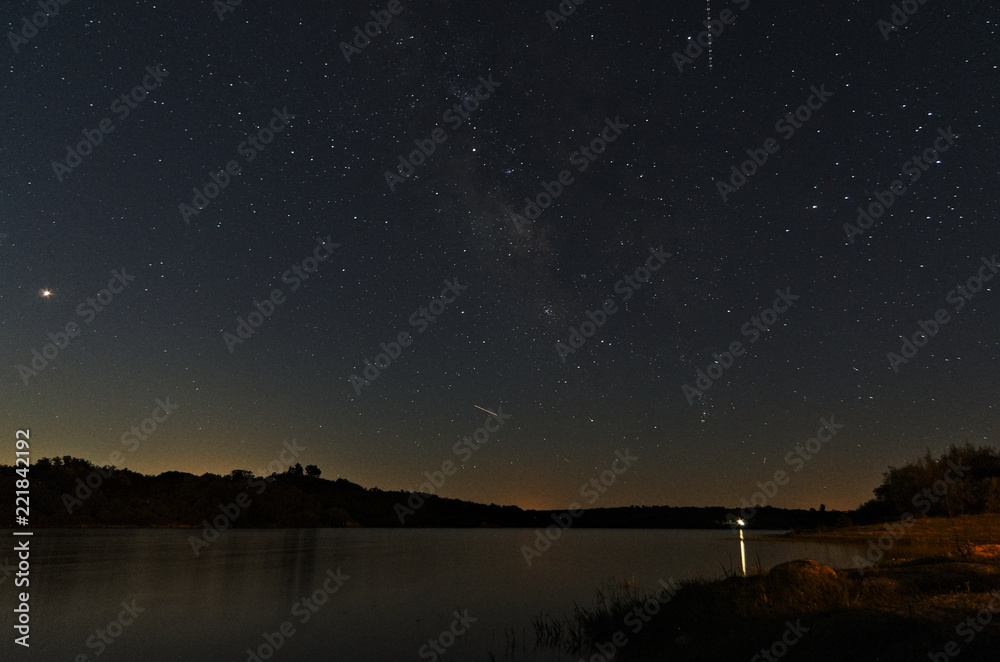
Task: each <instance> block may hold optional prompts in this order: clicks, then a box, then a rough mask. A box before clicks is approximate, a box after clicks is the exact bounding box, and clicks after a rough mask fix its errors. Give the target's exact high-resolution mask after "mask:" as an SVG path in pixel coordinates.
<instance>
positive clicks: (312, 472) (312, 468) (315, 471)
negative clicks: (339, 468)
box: [306, 464, 323, 478]
mask: <svg viewBox="0 0 1000 662" xmlns="http://www.w3.org/2000/svg"><path fill="white" fill-rule="evenodd" d="M321 473H323V470H322V469H320V468H319V467H317V466H316V465H315V464H307V465H306V475H307V476H313V477H314V478H319V475H320V474H321Z"/></svg>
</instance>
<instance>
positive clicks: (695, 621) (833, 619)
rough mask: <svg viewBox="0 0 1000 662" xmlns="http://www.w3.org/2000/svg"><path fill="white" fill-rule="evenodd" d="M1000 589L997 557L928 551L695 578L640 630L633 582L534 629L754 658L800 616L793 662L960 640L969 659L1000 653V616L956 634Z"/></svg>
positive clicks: (900, 655)
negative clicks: (633, 614)
mask: <svg viewBox="0 0 1000 662" xmlns="http://www.w3.org/2000/svg"><path fill="white" fill-rule="evenodd" d="M997 589H1000V561H998V559H997V557H994V558H980V559H978V560H969V559H962V558H957V557H936V558H924V559H919V560H911V561H905V562H894V563H890V564H886V565H883V566H881V567H876V568H873V569H868V570H866V571H865V572H864V573H859V572H857V571H856V570H834V569H832V568H828V567H826V566H822V565H821V564H817V563H815V562H813V563H812V564H807V563H802V564H801V565H799V566H797V567H787V566H786V567H785V568H779V569H776V570H772V571H771V572H768V573H765V572H761V571H759V568H758V570H757V571H755V572H752V573H751V574H750V575H749V576H748V577H742V576H735V575H730V576H728V577H726V578H725V579H722V580H719V581H705V580H696V581H688V582H685V583H683V585H682V587H681V589H680V590H679V591H678V592H677V594H676V595H675V596H674V597H673V599H671V600H670V601H669V602H667V603H666V604H665V605H663V608H662V610H660V611H659V613H657V614H656V615H655V616H653V618H652V619H651V620H650V622H649V623H648V624H646V625H645V626H643V627H642V628H641V629H639V630H638V631H633V630H634V628H629V627H627V626H626V625H625V623H624V622H623V617H624V615H625V614H626V613H628V612H629V611H630V610H632V609H634V608H635V607H637V606H639V605H641V604H643V603H644V602H645V600H646V598H647V597H648V594H646V593H644V592H642V591H641V590H640V589H639V587H637V586H635V585H634V583H622V582H611V583H609V585H608V586H607V587H605V588H602V590H601V591H599V592H598V594H597V598H596V600H595V602H594V604H593V605H591V606H580V605H574V608H573V610H572V612H571V613H569V614H567V615H564V616H562V617H552V616H546V615H544V614H543V615H540V616H539V617H538V618H536V619H535V623H534V625H535V633H536V636H537V640H538V643H539V644H540V645H544V646H556V647H559V648H561V649H563V650H566V651H568V652H571V653H574V654H580V653H582V654H584V655H590V654H593V653H595V652H596V646H597V645H599V644H602V643H604V642H607V641H609V640H610V639H611V637H612V636H613V635H614V633H615V632H624V633H625V634H626V635H627V637H628V643H627V644H626V645H625V646H624V647H622V648H620V649H619V650H618V651H617V655H616V657H615V659H620V660H623V661H629V660H633V661H641V660H671V661H674V662H688V661H692V662H693V661H699V662H701V661H705V662H708V661H716V660H739V659H743V660H748V659H751V658H752V657H753V656H754V655H757V654H759V653H760V651H761V649H764V648H770V647H771V646H772V644H774V642H776V641H779V640H780V638H781V637H782V635H783V634H784V633H785V632H786V630H787V628H788V624H789V623H793V624H794V623H800V624H801V625H802V626H804V627H806V628H808V629H809V631H808V632H807V633H806V634H804V635H803V636H802V638H801V640H800V641H798V642H797V643H795V644H794V645H793V646H791V647H789V648H788V649H787V652H786V653H784V654H783V655H782V656H781V659H782V662H785V661H786V660H808V661H810V662H832V661H834V660H837V661H840V660H852V661H854V660H880V661H881V662H894V661H896V660H899V661H903V660H927V659H929V658H928V653H930V652H937V651H943V650H944V646H945V644H947V643H948V642H949V641H954V642H955V643H956V644H957V645H959V646H960V648H961V651H962V653H961V657H960V658H957V659H959V660H961V661H962V662H965V661H967V660H968V661H974V660H996V659H997V653H996V650H997V647H998V646H1000V625H998V620H1000V614H998V615H996V619H998V620H994V621H992V622H991V623H989V624H988V625H986V626H985V627H984V628H983V629H982V631H981V632H978V633H976V634H975V636H974V638H973V640H972V641H971V642H969V641H966V640H965V639H964V638H962V637H959V636H957V634H956V627H957V626H958V625H959V624H960V623H962V622H964V621H965V620H966V619H967V618H969V617H975V616H976V614H977V613H980V610H983V609H984V608H985V607H986V605H987V604H988V603H989V602H990V600H991V598H992V596H991V591H993V590H997ZM586 659H590V658H589V657H587V658H586ZM762 659H766V658H762Z"/></svg>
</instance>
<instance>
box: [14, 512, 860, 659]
mask: <svg viewBox="0 0 1000 662" xmlns="http://www.w3.org/2000/svg"><path fill="white" fill-rule="evenodd" d="M754 533H755V534H759V533H761V532H754ZM189 535H191V532H190V531H186V530H91V531H76V530H73V531H69V530H67V531H40V532H36V535H35V537H34V539H33V541H32V548H33V553H32V557H31V562H32V577H31V591H32V592H31V595H32V601H31V614H32V623H33V628H32V636H31V643H32V645H31V650H30V653H31V654H30V657H28V658H25V657H23V656H21V655H18V659H32V660H46V661H50V660H51V661H55V660H66V661H68V662H85V661H88V660H101V661H102V662H104V661H113V660H128V661H130V662H134V661H140V660H141V661H145V662H159V661H165V660H187V661H200V660H212V661H216V660H218V661H225V660H232V661H233V662H247V661H248V660H253V659H254V658H252V657H250V654H249V653H248V652H247V651H248V649H251V650H256V649H258V647H260V646H262V645H263V644H265V643H266V641H265V638H264V634H265V633H269V634H270V633H279V632H280V629H281V626H282V623H285V622H288V623H289V624H290V625H286V626H285V629H286V632H289V628H294V634H292V635H291V636H290V637H287V638H286V639H285V641H284V642H283V643H281V646H280V648H279V649H278V650H277V651H276V652H275V654H274V655H273V657H271V658H270V659H272V660H297V661H305V662H311V661H312V660H323V661H326V660H345V661H354V660H372V661H375V662H382V661H385V662H390V661H392V662H395V661H405V660H431V659H434V656H433V655H432V653H431V649H429V648H425V649H423V651H421V647H422V646H424V645H425V644H427V643H428V640H429V639H432V638H435V639H437V638H439V636H440V635H441V634H442V632H444V631H445V630H447V629H448V628H449V626H451V625H452V623H453V621H454V619H455V616H454V612H456V611H458V612H460V613H467V614H468V616H470V617H472V618H475V619H476V621H475V622H474V623H472V624H471V625H470V626H469V628H468V630H467V632H465V633H464V634H463V635H462V636H460V637H458V638H457V639H455V641H454V643H453V644H452V645H451V646H450V648H448V649H447V652H446V653H445V654H443V655H441V656H439V657H438V659H440V660H442V662H450V661H453V660H454V661H456V662H457V661H459V660H470V661H472V660H475V661H478V660H483V661H486V660H490V659H492V658H491V655H493V656H494V657H495V659H497V660H531V661H534V662H549V661H555V660H576V659H578V658H577V657H574V656H570V655H568V654H565V653H559V652H556V651H551V650H535V649H534V631H533V630H532V628H531V625H530V621H531V618H532V616H534V615H537V614H538V613H539V612H540V611H546V612H549V613H553V614H560V613H562V612H564V611H567V610H570V609H572V606H573V603H574V602H578V603H581V604H586V605H589V604H591V603H592V602H593V600H594V596H595V591H596V590H597V589H599V588H601V587H602V586H604V585H606V583H607V582H608V581H609V580H611V579H612V578H617V579H629V580H635V581H636V582H638V583H639V584H640V586H643V587H647V586H648V587H649V588H650V589H652V588H653V586H654V585H655V584H656V583H657V581H658V580H660V579H664V580H667V579H670V578H673V579H676V580H683V579H691V578H694V577H707V578H715V577H721V576H722V575H723V568H725V569H727V570H728V569H730V568H733V567H737V568H738V567H739V543H738V541H737V540H736V539H735V538H734V536H733V534H732V533H731V532H730V531H686V530H608V529H597V530H595V529H580V530H572V529H570V530H568V531H565V532H563V534H562V537H561V538H560V539H559V540H557V541H555V542H554V543H553V544H552V547H551V548H550V549H548V550H547V551H546V552H545V553H544V554H543V555H542V556H541V558H536V559H534V560H533V564H532V566H531V567H529V566H528V565H527V563H526V562H525V560H524V557H523V556H522V554H521V552H520V551H519V550H520V548H521V546H522V545H529V546H530V545H532V544H533V542H534V539H535V532H534V531H533V530H525V529H485V530H483V529H475V530H447V529H431V530H428V529H424V530H390V529H387V530H381V529H324V530H316V529H295V530H278V531H227V532H224V533H223V534H222V535H221V536H220V538H219V539H218V540H217V541H215V542H214V543H213V544H212V545H211V546H210V547H208V548H207V549H204V550H202V551H201V554H200V556H197V557H196V556H195V555H194V554H193V552H192V549H191V545H190V544H189V542H188V536H189ZM8 539H10V538H9V537H8ZM862 549H863V548H862V547H861V546H846V545H828V544H824V543H788V542H779V541H775V542H757V541H751V542H749V543H748V546H747V557H748V558H747V561H748V563H749V564H752V565H755V564H756V562H757V561H758V559H759V562H760V564H761V565H762V566H764V567H765V568H769V567H773V566H774V565H776V564H778V563H781V562H783V561H786V560H790V559H795V558H803V557H808V558H813V559H816V560H818V561H821V562H823V563H827V564H830V565H833V566H837V567H847V566H850V565H851V561H852V559H853V558H854V554H855V553H858V552H860V551H862ZM0 558H2V557H0ZM338 568H339V569H340V571H341V574H342V575H343V576H347V577H349V579H346V580H345V581H344V582H343V586H342V587H340V588H339V589H338V590H337V592H336V593H334V594H333V595H331V596H329V598H328V600H327V601H326V602H325V604H323V605H313V609H314V611H311V610H309V609H308V608H307V607H306V606H304V605H303V604H302V603H301V602H300V601H301V600H302V599H303V598H308V597H309V596H311V595H313V594H314V593H316V592H317V591H319V592H320V593H319V595H318V597H319V598H323V597H325V593H324V591H323V585H324V582H325V581H326V580H327V578H328V576H329V575H328V574H327V571H328V570H330V571H334V573H335V572H336V570H337V569H338ZM10 583H11V580H10V579H7V580H5V581H4V590H3V591H2V594H3V596H4V601H5V604H4V605H3V610H4V613H5V614H6V615H9V614H10V613H11V611H10V609H11V608H12V606H8V605H12V604H13V599H14V596H13V587H12V586H11V585H10ZM327 585H328V586H330V587H331V588H332V587H335V586H336V584H335V583H333V582H327ZM133 601H134V604H135V606H136V607H137V608H138V609H141V610H142V611H141V613H139V615H138V617H137V618H135V619H134V622H133V623H132V624H130V625H126V626H125V627H124V628H120V626H118V625H117V624H115V625H112V626H111V627H110V631H109V633H107V634H105V638H106V639H107V640H109V641H110V643H104V642H101V640H100V639H99V638H98V636H97V635H96V634H95V633H96V632H97V631H98V630H99V629H101V628H108V625H109V623H111V622H112V621H114V620H115V619H116V618H118V616H119V614H120V613H121V612H122V610H123V606H122V603H123V602H124V603H126V604H127V605H131V604H132V603H133ZM296 603H299V604H298V605H297V606H296ZM293 610H294V611H293ZM307 615H308V620H305V622H303V621H304V619H306V618H307ZM124 620H129V616H128V615H127V614H126V617H125V619H124ZM4 621H5V622H9V621H8V619H7V617H6V616H5V618H4ZM459 629H460V628H459ZM4 630H5V633H4V637H3V641H2V642H0V652H3V651H8V652H9V651H12V650H13V649H14V648H15V647H14V646H13V644H12V641H11V639H12V638H11V637H10V636H9V634H8V632H10V630H9V626H8V627H5V628H4ZM112 635H114V636H112ZM88 640H89V642H90V645H89V646H88ZM450 640H451V637H450V635H445V636H444V638H443V639H442V642H443V643H450ZM272 641H278V639H277V638H276V637H273V636H272ZM511 643H513V645H514V650H513V652H512V651H511V650H510V644H511ZM16 648H18V649H20V647H16ZM98 651H100V655H97V653H98ZM263 652H264V653H265V654H266V653H267V652H268V649H267V648H266V647H265V648H263ZM421 652H423V656H421ZM77 656H81V657H77ZM0 659H10V657H9V656H8V654H7V653H4V654H3V655H0Z"/></svg>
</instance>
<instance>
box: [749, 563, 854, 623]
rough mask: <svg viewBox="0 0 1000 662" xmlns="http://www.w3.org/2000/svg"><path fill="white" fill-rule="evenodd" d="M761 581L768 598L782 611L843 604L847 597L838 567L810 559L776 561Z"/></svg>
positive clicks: (824, 608)
mask: <svg viewBox="0 0 1000 662" xmlns="http://www.w3.org/2000/svg"><path fill="white" fill-rule="evenodd" d="M764 585H765V589H766V591H767V596H768V602H769V603H770V604H771V606H772V607H773V608H775V609H779V610H783V611H784V610H789V611H794V612H806V611H825V610H828V609H834V608H836V607H838V606H840V605H842V604H843V601H844V599H845V597H846V589H845V587H844V583H843V582H842V581H841V579H840V577H839V576H838V575H837V571H836V570H834V569H833V568H831V567H830V566H828V565H823V564H822V563H819V562H818V561H814V560H812V559H798V560H795V561H788V562H787V563H782V564H780V565H776V566H775V567H773V568H771V571H770V572H768V573H767V577H766V578H765V584H764Z"/></svg>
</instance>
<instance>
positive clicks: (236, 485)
mask: <svg viewBox="0 0 1000 662" xmlns="http://www.w3.org/2000/svg"><path fill="white" fill-rule="evenodd" d="M321 475H322V471H321V470H320V468H319V467H317V466H316V465H308V466H306V467H302V466H301V465H299V464H296V465H294V466H290V467H288V469H287V471H284V472H281V473H272V474H271V475H269V476H257V475H255V474H254V473H253V472H252V471H248V470H245V469H237V470H234V471H232V472H230V473H229V474H227V475H225V476H219V475H216V474H211V473H206V474H202V475H200V476H196V475H194V474H190V473H185V472H180V471H167V472H164V473H161V474H158V475H156V476H149V475H145V474H141V473H137V472H134V471H131V470H129V469H120V468H117V467H114V466H98V465H95V464H92V463H91V462H89V461H87V460H84V459H80V458H76V457H72V456H68V455H67V456H63V457H56V458H42V459H39V460H37V461H36V462H35V464H33V465H32V466H31V468H30V472H29V477H30V481H31V518H30V521H31V526H32V527H119V526H120V527H199V526H203V524H204V521H205V520H211V519H212V518H214V517H215V516H217V515H218V514H219V512H220V506H222V505H224V504H230V503H233V502H235V501H236V500H237V498H238V497H239V496H240V495H241V493H243V494H244V499H245V498H246V497H247V496H248V497H249V499H250V501H251V503H250V506H249V507H247V508H245V509H242V512H241V513H240V516H239V517H238V518H237V519H236V521H235V522H234V523H233V524H232V526H233V527H234V528H265V527H350V526H365V527H403V526H405V527H479V526H496V527H528V528H535V527H547V526H550V525H552V524H553V518H552V516H553V515H554V514H557V513H558V512H560V511H525V510H522V509H521V508H518V507H517V506H498V505H496V504H489V505H485V504H479V503H473V502H469V501H462V500H459V499H448V498H442V497H438V496H435V495H428V494H423V495H421V502H422V503H421V505H420V507H419V508H416V509H414V511H413V512H412V514H407V516H406V517H405V522H401V521H400V520H401V518H400V517H399V516H398V508H399V507H400V505H405V504H407V503H412V501H409V500H410V498H411V497H412V493H411V492H408V491H385V490H381V489H379V488H377V487H372V488H364V487H362V486H360V485H357V484H355V483H352V482H350V481H348V480H346V479H343V478H338V479H336V480H327V479H324V478H321ZM18 478H19V476H18V475H17V474H16V473H15V468H14V467H13V466H9V465H0V483H2V485H3V488H2V489H3V491H2V496H0V500H6V499H7V498H9V496H8V495H13V493H14V489H15V480H16V479H18ZM874 495H875V496H874V498H873V499H871V500H870V501H868V502H866V503H865V504H863V505H861V506H860V507H859V508H857V509H856V510H854V511H851V512H848V513H844V512H838V511H830V510H826V508H825V506H821V507H820V509H819V510H816V509H809V510H803V509H783V508H774V507H771V506H765V507H763V508H760V509H758V511H757V514H756V515H755V517H754V518H753V522H752V526H753V527H754V528H757V529H815V528H832V527H838V526H846V525H849V524H852V523H875V522H881V521H889V520H893V519H898V518H899V517H900V516H902V515H903V514H904V513H907V512H908V513H911V514H913V515H916V516H921V515H931V516H935V515H961V514H978V513H1000V455H998V454H997V451H996V450H994V449H992V448H979V449H976V448H973V447H972V446H971V445H966V446H964V447H952V448H951V449H949V450H948V451H947V452H946V453H944V454H943V455H942V456H941V457H940V458H936V459H935V458H933V457H932V456H931V454H930V452H928V453H927V454H926V455H925V456H924V457H922V458H920V459H918V460H916V461H914V462H910V463H908V464H905V465H904V466H902V467H898V468H897V467H889V470H888V471H887V472H885V474H884V480H883V482H882V484H881V485H879V486H878V487H876V488H875V490H874ZM6 511H7V512H11V513H13V508H8V509H7V510H6ZM730 512H732V509H731V508H724V507H675V506H629V507H621V508H594V509H588V510H586V511H585V512H584V514H583V515H581V516H580V517H579V518H576V519H575V521H574V524H573V526H574V527H581V528H587V527H591V528H593V527H599V528H721V527H724V526H726V519H727V514H728V513H730Z"/></svg>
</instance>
